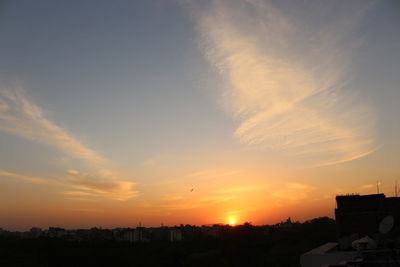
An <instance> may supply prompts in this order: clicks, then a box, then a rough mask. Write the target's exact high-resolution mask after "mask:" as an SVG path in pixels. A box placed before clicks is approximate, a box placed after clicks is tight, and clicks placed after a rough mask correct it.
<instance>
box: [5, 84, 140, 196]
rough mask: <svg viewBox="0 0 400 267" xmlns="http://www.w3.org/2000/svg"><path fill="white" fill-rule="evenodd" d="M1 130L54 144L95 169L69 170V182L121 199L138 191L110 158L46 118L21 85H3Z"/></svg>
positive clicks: (31, 180) (50, 144)
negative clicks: (113, 164)
mask: <svg viewBox="0 0 400 267" xmlns="http://www.w3.org/2000/svg"><path fill="white" fill-rule="evenodd" d="M0 131H5V132H8V133H12V134H15V135H18V136H21V137H23V138H26V139H29V140H32V141H35V142H39V143H42V144H46V145H49V146H52V147H55V148H57V149H58V150H59V151H61V152H62V153H64V154H66V155H68V156H71V157H73V158H77V159H80V160H83V161H84V162H86V163H88V165H89V168H90V169H93V171H92V173H93V174H82V173H80V172H78V171H69V172H68V176H69V178H68V180H67V181H63V182H62V183H64V184H66V185H74V186H75V187H79V188H81V189H83V190H90V191H94V192H96V193H97V194H98V195H102V196H108V197H111V198H114V199H118V200H127V199H129V198H131V197H134V196H136V195H137V193H138V192H137V191H136V190H134V189H133V187H134V185H135V183H133V182H129V181H122V180H121V179H120V178H119V173H118V172H117V171H115V170H113V169H112V168H109V167H108V160H106V159H105V158H104V157H103V156H101V155H100V154H99V153H97V152H96V151H95V150H93V149H91V148H89V147H87V146H85V145H83V144H82V143H81V142H79V141H78V140H76V139H75V138H74V137H72V136H71V135H70V134H69V133H68V132H67V131H66V130H65V129H63V128H61V127H59V126H58V125H56V124H55V123H54V122H52V121H50V120H49V119H47V118H46V116H45V114H44V112H43V110H42V109H41V108H40V107H39V106H37V105H36V104H34V103H33V102H32V101H31V100H29V99H28V98H27V97H26V96H25V93H24V91H23V90H22V89H21V88H9V87H0ZM8 176H10V175H8ZM11 176H12V175H11ZM14 176H15V175H14ZM15 177H16V178H20V179H24V180H26V181H28V182H36V183H37V182H43V183H48V181H47V180H43V179H41V178H40V179H36V178H32V177H23V176H18V177H17V176H15ZM35 179H36V180H35Z"/></svg>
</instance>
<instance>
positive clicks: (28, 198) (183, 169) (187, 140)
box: [0, 0, 400, 230]
mask: <svg viewBox="0 0 400 267" xmlns="http://www.w3.org/2000/svg"><path fill="white" fill-rule="evenodd" d="M399 15H400V4H399V2H398V1H396V0H384V1H365V0H363V1H356V0H352V1H328V2H327V1H286V0H284V1H277V0H275V1H267V0H265V1H264V0H229V1H228V0H205V1H194V0H170V1H169V0H164V1H162V0H137V1H127V0H126V1H124V0H121V1H106V0H87V1H78V0H71V1H58V0H57V1H54V0H40V1H28V0H23V1H7V0H5V1H1V2H0V34H1V37H2V38H1V39H2V41H1V43H0V227H1V228H4V229H9V230H26V229H29V228H30V227H33V226H35V227H41V228H47V227H49V226H59V227H65V228H88V227H93V226H97V227H99V226H100V227H104V228H112V227H135V226H137V225H139V224H142V225H144V226H160V225H162V224H163V225H179V224H195V225H202V224H213V223H229V222H230V221H232V220H235V222H236V223H244V222H251V223H253V224H259V225H261V224H274V223H277V222H280V221H282V220H286V218H288V217H291V218H292V220H299V221H304V220H307V219H311V218H315V217H319V216H330V217H333V216H334V208H335V196H336V195H340V194H352V193H359V194H372V193H376V192H377V190H379V191H380V192H383V193H385V194H386V195H387V196H394V195H395V194H396V192H395V189H394V188H395V183H396V181H398V180H400V167H399V166H400V157H399V156H398V151H399V150H400V141H399V138H398V137H399V135H400V120H399V116H400V105H399V103H398V102H399V99H400V88H399V85H400V75H399V74H400V72H399V70H400V52H399V51H400V35H399V34H398V28H399V26H400V16H399Z"/></svg>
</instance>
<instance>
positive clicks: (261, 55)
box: [195, 0, 376, 165]
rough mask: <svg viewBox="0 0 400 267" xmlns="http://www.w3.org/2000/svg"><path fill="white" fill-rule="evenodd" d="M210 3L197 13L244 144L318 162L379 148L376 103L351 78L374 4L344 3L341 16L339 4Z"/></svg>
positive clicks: (207, 52) (335, 160)
mask: <svg viewBox="0 0 400 267" xmlns="http://www.w3.org/2000/svg"><path fill="white" fill-rule="evenodd" d="M210 3H211V4H209V6H208V7H206V8H204V7H202V8H199V10H197V11H198V12H197V13H196V12H195V13H196V16H195V17H196V21H197V26H198V29H199V33H200V36H201V38H200V40H201V47H202V49H203V51H204V54H205V55H206V57H207V59H208V60H209V61H210V63H212V64H213V65H214V66H215V67H216V69H217V70H218V71H219V74H220V75H221V77H223V80H224V82H225V89H224V91H223V93H222V95H223V103H224V105H225V106H226V107H227V108H228V110H229V111H230V112H231V113H232V115H233V116H234V117H235V118H236V119H237V120H238V121H239V126H238V127H237V129H236V131H235V133H234V136H235V137H236V138H238V139H239V140H240V142H242V143H244V144H247V145H257V147H266V148H269V149H275V150H279V151H284V152H285V153H287V154H289V155H296V156H298V157H301V158H304V159H307V160H308V161H309V162H310V163H312V164H313V165H327V164H334V163H339V162H345V161H349V160H353V159H356V158H360V157H364V156H366V155H368V154H370V153H371V152H373V151H374V150H375V149H376V144H375V138H374V121H375V117H376V116H375V112H374V111H373V107H372V106H371V105H368V104H365V103H363V102H362V101H361V100H360V99H358V98H357V97H356V96H357V93H356V92H355V90H354V88H349V82H348V81H349V80H350V79H351V78H352V76H351V75H349V74H350V71H351V69H352V68H351V63H350V59H349V58H350V55H351V53H352V52H354V50H355V47H356V44H357V43H359V40H358V39H355V38H350V36H351V33H353V31H354V30H355V29H356V28H357V26H358V25H359V24H360V21H361V20H362V18H363V16H364V14H365V12H366V10H367V9H368V6H369V5H370V3H369V2H365V1H364V2H357V3H355V4H351V5H347V6H346V9H340V8H339V9H338V8H337V7H336V10H339V11H338V12H336V13H337V14H339V15H338V16H336V17H333V16H329V14H330V13H329V10H330V8H332V6H331V5H332V4H330V5H328V6H324V5H323V4H322V3H320V2H307V3H306V5H307V6H302V7H301V8H299V9H298V10H297V9H296V12H297V13H296V12H283V11H282V10H281V9H280V8H278V7H277V6H275V5H273V4H272V3H271V2H270V1H258V0H252V1H236V0H232V1H231V0H230V1H224V0H221V1H210ZM341 4H342V3H336V5H341ZM301 10H304V14H303V13H301ZM310 10H314V11H315V12H310ZM285 11H287V10H285ZM305 14H307V16H304V15H305ZM315 14H320V15H315ZM310 16H311V17H312V19H305V18H307V17H310ZM318 16H320V17H318Z"/></svg>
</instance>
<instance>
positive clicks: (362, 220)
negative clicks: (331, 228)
mask: <svg viewBox="0 0 400 267" xmlns="http://www.w3.org/2000/svg"><path fill="white" fill-rule="evenodd" d="M336 202H337V208H336V209H335V216H336V224H337V235H338V241H339V247H340V249H348V248H350V247H351V243H352V242H353V241H354V240H356V239H359V238H361V237H363V236H365V235H376V234H377V233H379V224H380V223H381V221H382V220H383V219H384V218H385V217H387V216H392V217H393V219H394V224H393V227H392V228H391V230H390V233H388V235H390V236H391V237H397V236H398V235H399V232H400V229H399V227H400V198H399V197H385V195H384V194H373V195H364V196H361V195H346V196H337V197H336Z"/></svg>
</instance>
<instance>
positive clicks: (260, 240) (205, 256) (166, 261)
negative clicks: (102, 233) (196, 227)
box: [0, 217, 336, 267]
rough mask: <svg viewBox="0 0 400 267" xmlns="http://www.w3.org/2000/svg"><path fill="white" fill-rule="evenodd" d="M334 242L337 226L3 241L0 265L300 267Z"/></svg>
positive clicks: (320, 223) (322, 223) (321, 222)
mask: <svg viewBox="0 0 400 267" xmlns="http://www.w3.org/2000/svg"><path fill="white" fill-rule="evenodd" d="M334 240H336V237H335V222H334V220H332V219H329V218H326V217H324V218H318V219H313V220H310V221H307V222H305V223H292V224H291V225H289V226H288V225H281V226H279V225H276V226H252V225H250V224H246V225H242V226H237V227H226V228H224V230H223V231H222V232H221V235H220V237H218V238H214V237H210V236H205V235H197V236H196V235H192V236H190V237H188V238H185V239H184V240H183V241H181V242H173V243H170V242H167V241H152V242H148V243H139V242H138V243H130V242H121V241H113V240H90V241H69V240H64V239H59V238H49V237H39V238H35V239H21V238H17V237H10V236H9V237H0V266H1V267H3V266H4V267H7V266H270V267H273V266H279V267H284V266H299V257H300V255H301V254H302V253H304V252H306V251H308V250H310V249H312V248H315V247H317V246H319V245H321V244H324V243H326V242H329V241H334Z"/></svg>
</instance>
